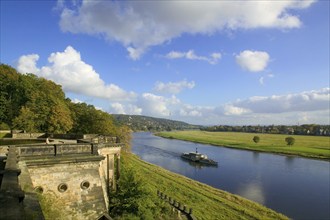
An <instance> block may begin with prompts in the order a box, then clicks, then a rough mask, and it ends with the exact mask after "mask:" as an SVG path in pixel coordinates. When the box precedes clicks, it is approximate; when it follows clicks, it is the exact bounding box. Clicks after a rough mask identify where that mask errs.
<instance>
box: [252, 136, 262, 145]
mask: <svg viewBox="0 0 330 220" xmlns="http://www.w3.org/2000/svg"><path fill="white" fill-rule="evenodd" d="M253 141H254V143H256V144H257V143H258V142H259V141H260V137H259V136H254V137H253Z"/></svg>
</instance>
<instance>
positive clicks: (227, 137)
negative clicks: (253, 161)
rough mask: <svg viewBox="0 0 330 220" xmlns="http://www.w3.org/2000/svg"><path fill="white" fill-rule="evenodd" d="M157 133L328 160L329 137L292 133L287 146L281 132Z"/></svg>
mask: <svg viewBox="0 0 330 220" xmlns="http://www.w3.org/2000/svg"><path fill="white" fill-rule="evenodd" d="M158 135H159V136H162V137H166V138H175V139H180V140H187V141H193V142H198V143H205V144H212V145H218V146H226V147H233V148H240V149H246V150H256V151H262V152H270V153H279V154H288V155H297V156H303V157H309V158H318V159H326V160H330V137H319V136H301V135H292V136H293V137H294V138H295V140H296V141H295V144H294V145H293V146H288V145H286V142H285V140H284V139H285V138H286V137H288V136H289V135H281V134H253V133H239V132H206V131H173V132H162V133H159V134H158ZM254 136H259V137H260V142H259V143H258V144H256V143H254V142H253V141H252V138H253V137H254Z"/></svg>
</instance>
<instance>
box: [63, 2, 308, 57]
mask: <svg viewBox="0 0 330 220" xmlns="http://www.w3.org/2000/svg"><path fill="white" fill-rule="evenodd" d="M71 2H72V1H71ZM73 2H74V4H72V5H68V4H69V3H70V1H68V2H66V4H65V3H63V1H62V0H61V1H60V4H58V6H57V7H58V8H60V7H61V8H62V9H61V11H60V27H61V29H62V30H63V31H66V32H71V33H85V34H89V35H101V36H104V37H105V38H106V39H107V40H115V41H118V42H120V43H122V44H123V45H124V46H125V47H126V48H127V50H128V51H129V55H130V56H131V58H132V59H138V58H139V57H140V56H141V55H142V54H143V52H144V51H145V49H147V48H148V47H150V46H155V45H160V44H163V43H164V42H167V41H170V40H171V39H173V38H176V37H179V36H181V35H182V34H183V33H188V34H197V33H199V34H208V35H209V34H212V33H214V32H218V31H221V30H224V29H229V30H236V29H251V28H279V29H290V28H299V27H300V26H301V21H300V19H299V17H298V16H297V15H294V14H292V13H294V11H295V10H301V9H304V8H308V7H309V6H310V5H311V4H312V3H313V2H314V1H313V0H312V1H311V0H287V1H234V2H232V1H208V2H207V3H205V2H203V1H90V0H82V1H79V2H78V3H76V1H73ZM260 18H262V19H260Z"/></svg>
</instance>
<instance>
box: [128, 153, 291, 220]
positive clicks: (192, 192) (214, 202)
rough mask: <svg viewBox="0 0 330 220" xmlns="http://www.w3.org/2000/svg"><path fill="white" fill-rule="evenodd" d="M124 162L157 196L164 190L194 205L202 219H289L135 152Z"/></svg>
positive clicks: (191, 206) (196, 213)
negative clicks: (146, 158) (143, 158)
mask: <svg viewBox="0 0 330 220" xmlns="http://www.w3.org/2000/svg"><path fill="white" fill-rule="evenodd" d="M123 165H124V166H130V167H132V168H133V169H135V170H136V171H137V173H138V175H139V178H141V179H142V181H143V184H145V187H146V188H147V189H148V190H150V191H151V192H152V193H153V194H154V195H155V196H156V192H157V190H160V191H162V192H164V193H165V194H167V195H168V196H170V197H172V198H173V199H176V200H177V201H179V202H181V203H183V204H185V205H187V207H188V208H193V214H194V216H195V217H196V218H197V219H199V220H201V219H287V217H286V216H284V215H282V214H279V213H276V212H274V211H273V210H271V209H268V208H265V207H264V206H261V205H259V204H257V203H254V202H252V201H249V200H247V199H244V198H242V197H239V196H236V195H233V194H230V193H227V192H224V191H221V190H218V189H215V188H213V187H210V186H208V185H205V184H202V183H200V182H197V181H194V180H191V179H189V178H186V177H184V176H181V175H178V174H175V173H172V172H169V171H167V170H165V169H163V168H160V167H158V166H156V165H152V164H150V163H147V162H144V161H142V160H140V159H139V158H138V157H137V156H135V155H132V154H125V155H124V164H123ZM155 199H159V198H155Z"/></svg>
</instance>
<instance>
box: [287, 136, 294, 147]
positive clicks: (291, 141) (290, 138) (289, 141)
mask: <svg viewBox="0 0 330 220" xmlns="http://www.w3.org/2000/svg"><path fill="white" fill-rule="evenodd" d="M285 142H286V143H287V145H289V146H291V145H293V144H294V142H295V139H294V138H293V137H287V138H285Z"/></svg>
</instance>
